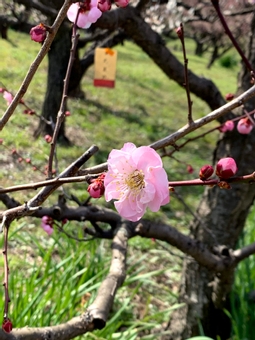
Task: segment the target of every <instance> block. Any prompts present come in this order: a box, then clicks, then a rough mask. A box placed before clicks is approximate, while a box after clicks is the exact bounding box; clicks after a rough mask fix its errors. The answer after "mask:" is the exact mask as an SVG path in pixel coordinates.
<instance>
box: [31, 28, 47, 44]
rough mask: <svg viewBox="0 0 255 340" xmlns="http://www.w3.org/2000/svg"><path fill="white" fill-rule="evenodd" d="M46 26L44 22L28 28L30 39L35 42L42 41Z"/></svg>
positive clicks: (44, 36)
mask: <svg viewBox="0 0 255 340" xmlns="http://www.w3.org/2000/svg"><path fill="white" fill-rule="evenodd" d="M46 32H47V30H46V27H45V26H44V24H39V25H37V26H35V27H32V28H31V30H30V36H31V39H32V40H34V41H36V42H43V41H44V40H45V38H46Z"/></svg>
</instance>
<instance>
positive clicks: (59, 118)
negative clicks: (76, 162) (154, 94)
mask: <svg viewBox="0 0 255 340" xmlns="http://www.w3.org/2000/svg"><path fill="white" fill-rule="evenodd" d="M78 16H79V11H77V15H76V19H75V22H74V24H73V34H72V47H71V50H70V57H69V61H68V66H67V70H66V76H65V79H64V88H63V94H62V100H61V104H60V108H59V111H58V115H57V121H56V125H55V129H54V132H53V137H52V142H51V148H50V155H49V161H48V178H52V164H53V158H54V154H55V152H56V145H57V139H58V135H59V131H60V127H61V124H62V123H63V121H64V119H65V107H66V101H67V94H68V86H69V80H70V76H71V71H72V66H73V63H74V60H75V51H76V47H77V44H78V40H79V34H77V26H76V22H77V19H78Z"/></svg>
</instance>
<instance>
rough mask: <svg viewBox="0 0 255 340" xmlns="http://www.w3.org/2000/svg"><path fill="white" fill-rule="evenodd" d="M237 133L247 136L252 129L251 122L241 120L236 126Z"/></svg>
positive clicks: (245, 119) (244, 119) (247, 119)
mask: <svg viewBox="0 0 255 340" xmlns="http://www.w3.org/2000/svg"><path fill="white" fill-rule="evenodd" d="M236 128H237V131H238V132H239V133H241V134H243V135H248V134H249V133H250V132H251V130H252V129H253V125H252V122H251V120H250V119H249V118H248V117H247V118H242V119H240V120H239V122H238V124H237V127H236Z"/></svg>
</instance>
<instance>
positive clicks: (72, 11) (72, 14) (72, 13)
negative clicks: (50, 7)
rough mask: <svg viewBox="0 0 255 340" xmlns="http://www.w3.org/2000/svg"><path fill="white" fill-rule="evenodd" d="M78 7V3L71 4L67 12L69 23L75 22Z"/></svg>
mask: <svg viewBox="0 0 255 340" xmlns="http://www.w3.org/2000/svg"><path fill="white" fill-rule="evenodd" d="M79 8H80V6H79V3H78V2H75V3H74V4H72V5H71V6H70V7H69V9H68V11H67V14H66V15H67V18H68V19H69V20H70V21H71V22H75V19H76V16H77V12H78V10H79Z"/></svg>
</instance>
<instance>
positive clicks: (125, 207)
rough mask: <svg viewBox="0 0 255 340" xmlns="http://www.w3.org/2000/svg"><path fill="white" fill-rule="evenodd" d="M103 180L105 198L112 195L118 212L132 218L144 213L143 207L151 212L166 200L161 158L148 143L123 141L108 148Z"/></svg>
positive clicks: (167, 200)
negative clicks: (119, 148)
mask: <svg viewBox="0 0 255 340" xmlns="http://www.w3.org/2000/svg"><path fill="white" fill-rule="evenodd" d="M104 184H105V199H106V201H107V202H108V201H110V200H112V199H116V200H117V201H116V202H114V205H115V207H116V209H117V210H118V212H119V214H120V215H121V216H122V217H124V218H126V219H128V220H130V221H133V222H136V221H138V220H139V219H140V218H141V217H142V216H143V215H144V213H145V211H146V208H147V207H148V208H149V209H150V210H152V211H153V212H155V211H158V210H159V208H160V206H161V205H165V204H167V203H168V202H169V200H170V198H169V189H168V179H167V174H166V172H165V170H164V169H163V167H162V160H161V158H160V156H159V155H158V154H157V153H156V151H155V150H154V149H152V148H150V147H149V146H141V147H139V148H137V147H136V146H135V145H134V144H133V143H126V144H124V146H123V148H122V149H121V150H115V149H114V150H112V151H111V153H110V155H109V157H108V172H107V173H106V176H105V181H104Z"/></svg>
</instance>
